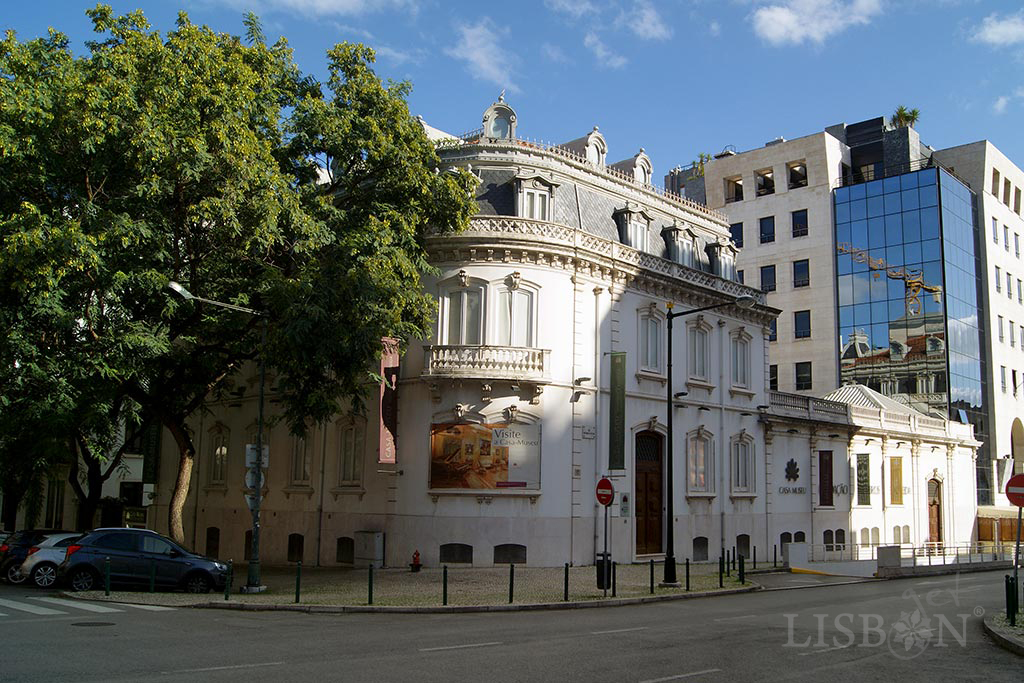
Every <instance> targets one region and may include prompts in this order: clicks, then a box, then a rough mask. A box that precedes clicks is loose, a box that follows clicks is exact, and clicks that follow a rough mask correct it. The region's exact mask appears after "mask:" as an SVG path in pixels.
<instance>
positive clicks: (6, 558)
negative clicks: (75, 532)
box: [0, 529, 70, 584]
mask: <svg viewBox="0 0 1024 683" xmlns="http://www.w3.org/2000/svg"><path fill="white" fill-rule="evenodd" d="M62 533H70V532H67V531H60V530H54V529H26V530H24V531H16V532H14V533H13V534H11V535H10V536H9V537H8V538H7V540H5V541H4V542H3V543H2V544H0V576H2V577H4V578H5V579H7V581H8V582H9V583H15V584H17V583H22V582H23V581H25V579H26V578H27V577H24V576H22V575H21V573H20V572H19V571H18V570H19V569H20V568H21V563H22V562H24V561H25V558H26V557H28V551H29V549H31V548H32V546H34V545H39V544H40V543H41V542H43V541H44V540H46V539H47V538H48V537H49V536H52V535H53V534H62Z"/></svg>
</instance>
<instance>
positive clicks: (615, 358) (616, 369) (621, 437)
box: [608, 351, 626, 470]
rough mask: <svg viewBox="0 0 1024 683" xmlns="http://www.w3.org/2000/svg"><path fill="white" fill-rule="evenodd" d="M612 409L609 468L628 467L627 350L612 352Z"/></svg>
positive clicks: (622, 468) (620, 468)
mask: <svg viewBox="0 0 1024 683" xmlns="http://www.w3.org/2000/svg"><path fill="white" fill-rule="evenodd" d="M610 355H611V361H612V382H611V386H612V389H611V404H612V405H611V410H609V411H608V415H609V417H608V469H609V470H624V469H626V352H625V351H614V352H612V353H611V354H610Z"/></svg>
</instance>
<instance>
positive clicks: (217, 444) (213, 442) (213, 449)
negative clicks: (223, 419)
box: [209, 422, 231, 484]
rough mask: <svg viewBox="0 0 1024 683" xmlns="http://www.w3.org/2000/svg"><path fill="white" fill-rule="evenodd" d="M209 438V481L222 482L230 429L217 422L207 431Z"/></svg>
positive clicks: (213, 482)
mask: <svg viewBox="0 0 1024 683" xmlns="http://www.w3.org/2000/svg"><path fill="white" fill-rule="evenodd" d="M209 439H210V483H211V484H224V483H225V480H226V478H227V469H228V444H229V443H230V441H231V431H230V430H229V429H228V428H227V427H225V426H224V425H223V424H221V423H220V422H218V423H217V424H215V425H214V426H213V427H211V428H210V431H209Z"/></svg>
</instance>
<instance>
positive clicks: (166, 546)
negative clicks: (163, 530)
mask: <svg viewBox="0 0 1024 683" xmlns="http://www.w3.org/2000/svg"><path fill="white" fill-rule="evenodd" d="M173 550H174V547H173V546H172V545H171V544H170V543H168V542H167V541H165V540H164V539H162V538H160V537H159V536H149V535H146V536H143V537H142V552H145V553H156V554H158V555H170V554H171V552H173Z"/></svg>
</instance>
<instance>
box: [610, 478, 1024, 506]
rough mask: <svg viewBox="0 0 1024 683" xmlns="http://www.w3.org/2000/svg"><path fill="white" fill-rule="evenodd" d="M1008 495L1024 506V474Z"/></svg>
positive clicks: (1008, 485) (1008, 484)
mask: <svg viewBox="0 0 1024 683" xmlns="http://www.w3.org/2000/svg"><path fill="white" fill-rule="evenodd" d="M602 481H604V480H602ZM1006 497H1007V498H1009V499H1010V503H1012V504H1013V505H1016V506H1018V507H1024V474H1015V475H1013V476H1012V477H1010V481H1008V482H1006Z"/></svg>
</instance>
